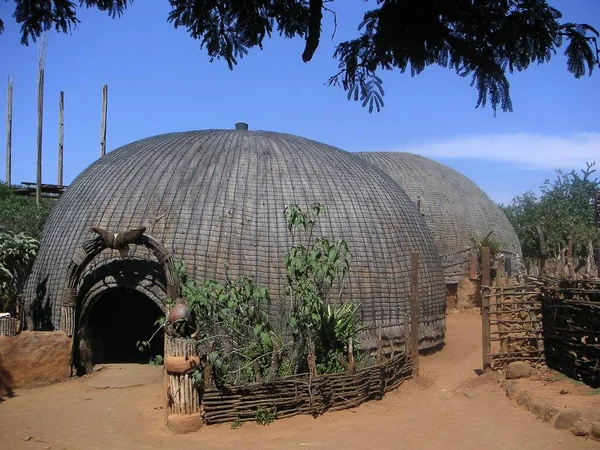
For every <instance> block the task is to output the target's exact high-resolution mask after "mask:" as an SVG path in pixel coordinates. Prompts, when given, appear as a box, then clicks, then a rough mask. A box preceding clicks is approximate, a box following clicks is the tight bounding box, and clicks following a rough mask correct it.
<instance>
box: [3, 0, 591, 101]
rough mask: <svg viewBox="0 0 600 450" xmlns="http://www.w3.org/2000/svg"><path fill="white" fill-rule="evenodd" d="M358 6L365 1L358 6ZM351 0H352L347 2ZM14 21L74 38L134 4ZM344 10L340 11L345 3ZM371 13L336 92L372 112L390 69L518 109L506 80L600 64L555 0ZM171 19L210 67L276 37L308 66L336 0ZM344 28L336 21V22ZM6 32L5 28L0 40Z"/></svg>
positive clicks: (392, 4) (87, 2) (434, 1)
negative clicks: (452, 82)
mask: <svg viewBox="0 0 600 450" xmlns="http://www.w3.org/2000/svg"><path fill="white" fill-rule="evenodd" d="M354 1H358V0H354ZM346 2H348V0H344V3H346ZM15 3H16V7H15V12H14V14H13V17H14V18H15V20H16V21H17V23H19V24H20V25H21V42H22V43H23V44H25V45H27V44H28V43H29V40H30V39H31V40H33V41H35V39H36V38H37V37H39V36H40V35H41V34H42V33H43V32H44V31H47V30H50V29H55V30H56V31H58V32H65V33H66V32H70V31H71V30H72V29H73V28H76V26H77V24H78V23H79V19H78V18H77V10H78V7H83V6H85V7H88V8H92V7H94V8H97V9H99V10H101V11H106V12H108V13H109V14H110V15H111V16H112V17H118V16H120V15H121V14H122V13H123V12H124V11H125V10H126V9H127V6H128V5H130V4H132V3H133V0H80V1H79V2H78V3H79V6H78V5H77V4H76V3H75V2H72V1H69V0H44V1H34V0H15ZM341 3H342V2H341V1H340V2H338V3H337V4H341ZM373 3H374V4H375V5H376V7H374V8H373V9H372V10H370V11H367V12H366V13H365V14H364V17H363V20H362V22H361V23H360V24H359V25H358V34H359V36H358V37H357V38H356V39H352V40H349V41H344V42H341V43H339V44H338V45H337V47H336V50H335V53H334V58H336V59H337V60H338V61H339V72H338V73H336V74H335V75H333V76H332V77H331V78H330V79H329V85H333V86H341V87H342V88H343V89H344V90H345V91H346V92H347V95H348V99H354V100H355V101H360V102H362V105H363V106H368V107H369V111H371V112H372V111H373V110H374V109H377V110H378V111H379V110H380V109H381V107H382V106H383V104H384V103H383V95H384V90H383V82H382V80H381V78H379V76H378V73H379V72H381V71H384V70H386V71H387V70H399V71H400V72H401V73H404V72H406V71H407V70H410V73H411V75H413V76H415V75H418V74H420V73H421V72H423V70H425V68H426V67H428V66H432V65H433V66H442V67H445V68H448V69H451V70H454V71H455V72H456V73H457V74H458V75H460V76H462V77H467V76H469V77H471V85H472V86H474V87H475V88H476V89H477V92H478V100H477V106H485V105H486V104H487V103H488V102H489V103H490V104H491V106H492V108H493V109H494V111H496V109H497V107H498V106H500V107H501V109H502V110H503V111H511V110H512V101H511V98H510V85H509V82H508V78H507V72H508V73H512V72H513V71H514V70H517V71H521V70H525V69H527V68H528V67H529V66H530V64H533V63H538V64H540V63H546V62H548V61H550V59H551V58H552V56H554V55H555V54H556V53H557V50H558V49H559V48H561V47H563V46H564V47H565V50H564V54H565V55H566V57H567V70H568V71H569V72H570V73H572V74H573V75H574V76H575V77H576V78H579V77H582V76H583V75H585V73H586V72H588V73H589V74H590V75H591V73H592V70H593V67H594V66H595V65H598V66H600V60H599V51H598V46H597V40H596V38H597V37H598V36H599V34H598V31H597V30H596V29H595V28H593V27H592V26H590V25H588V24H577V23H571V22H562V21H561V19H562V13H561V12H560V11H559V10H558V9H556V8H553V7H551V6H550V5H549V4H548V2H547V0H377V1H376V2H375V1H374V2H373ZM169 4H170V6H171V12H170V13H169V16H168V20H169V22H171V23H173V25H174V26H175V27H176V28H178V27H184V28H186V29H187V31H188V33H189V34H190V36H191V37H192V38H194V39H198V40H200V45H201V48H205V49H206V51H207V53H208V55H209V57H210V58H211V61H212V60H213V59H220V58H223V59H225V61H226V62H227V64H228V66H229V68H230V69H233V66H234V65H236V64H237V63H238V60H239V59H241V58H242V57H243V56H244V55H246V54H247V53H248V51H249V50H250V49H253V48H254V47H259V48H261V49H262V43H263V41H264V39H265V38H267V37H268V38H270V37H271V36H272V34H273V32H277V33H279V34H280V35H282V36H285V37H286V38H293V37H300V38H302V39H304V40H305V42H306V44H305V48H304V51H303V53H302V59H303V61H305V62H308V61H310V60H311V59H312V57H313V55H314V53H315V51H316V49H317V48H318V46H319V42H320V39H321V24H322V21H323V13H324V12H330V13H333V19H334V21H335V20H336V16H335V12H334V10H333V9H332V8H333V5H334V4H336V3H335V0H169ZM336 24H337V22H336ZM2 29H3V24H2V22H1V21H0V32H1V31H2Z"/></svg>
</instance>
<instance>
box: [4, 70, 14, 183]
mask: <svg viewBox="0 0 600 450" xmlns="http://www.w3.org/2000/svg"><path fill="white" fill-rule="evenodd" d="M13 81H14V76H13V75H9V76H8V89H7V93H6V97H7V98H6V179H5V181H6V184H7V185H8V186H10V185H11V184H12V180H11V168H12V161H11V156H12V102H13Z"/></svg>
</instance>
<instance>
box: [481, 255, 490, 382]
mask: <svg viewBox="0 0 600 450" xmlns="http://www.w3.org/2000/svg"><path fill="white" fill-rule="evenodd" d="M490 284H491V282H490V249H489V247H483V248H482V249H481V337H482V340H481V344H482V349H483V370H485V369H487V368H488V367H491V366H492V358H491V356H490V353H491V351H492V343H491V341H490V297H489V290H490V289H491V288H490ZM486 291H487V292H486Z"/></svg>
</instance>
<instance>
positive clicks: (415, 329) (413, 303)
mask: <svg viewBox="0 0 600 450" xmlns="http://www.w3.org/2000/svg"><path fill="white" fill-rule="evenodd" d="M411 263H412V264H411V266H412V267H411V278H410V312H411V314H410V339H411V345H410V357H411V359H412V376H413V378H414V379H415V380H418V379H419V254H418V253H416V252H414V253H413V254H412V255H411Z"/></svg>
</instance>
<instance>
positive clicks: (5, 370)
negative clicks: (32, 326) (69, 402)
mask: <svg viewBox="0 0 600 450" xmlns="http://www.w3.org/2000/svg"><path fill="white" fill-rule="evenodd" d="M70 352H71V339H69V338H68V337H67V335H66V334H65V333H64V332H62V331H58V332H54V331H47V332H45V331H24V332H22V333H20V334H18V335H16V336H12V337H9V336H0V396H2V395H8V396H10V395H11V394H12V390H13V389H14V388H26V387H34V386H43V385H46V384H51V383H55V382H57V381H62V380H64V379H66V378H68V377H69V376H70V375H71V367H70V363H69V358H70Z"/></svg>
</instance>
